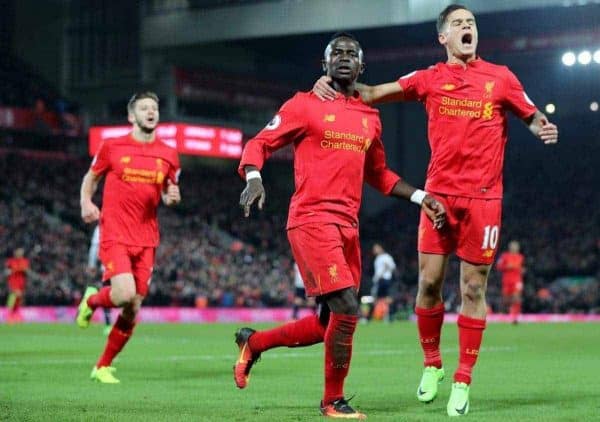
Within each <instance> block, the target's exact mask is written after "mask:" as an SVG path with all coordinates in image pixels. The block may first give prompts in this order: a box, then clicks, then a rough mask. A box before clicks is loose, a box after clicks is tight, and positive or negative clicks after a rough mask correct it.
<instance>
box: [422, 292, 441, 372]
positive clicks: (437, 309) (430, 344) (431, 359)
mask: <svg viewBox="0 0 600 422" xmlns="http://www.w3.org/2000/svg"><path fill="white" fill-rule="evenodd" d="M415 314H416V315H417V327H418V330H419V340H420V342H421V347H422V348H423V355H424V357H425V359H424V362H423V363H424V366H435V367H436V368H441V367H442V357H441V355H440V337H441V332H442V324H443V322H444V304H443V303H440V304H439V305H436V306H434V307H433V308H431V309H425V308H419V307H415Z"/></svg>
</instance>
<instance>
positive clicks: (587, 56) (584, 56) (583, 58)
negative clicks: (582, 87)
mask: <svg viewBox="0 0 600 422" xmlns="http://www.w3.org/2000/svg"><path fill="white" fill-rule="evenodd" d="M577 61H578V62H579V64H582V65H588V64H590V62H591V61H592V53H590V52H589V51H588V50H583V51H582V52H581V53H579V54H578V55H577Z"/></svg>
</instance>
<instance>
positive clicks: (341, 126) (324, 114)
mask: <svg viewBox="0 0 600 422" xmlns="http://www.w3.org/2000/svg"><path fill="white" fill-rule="evenodd" d="M290 143H293V144H294V179H295V186H296V190H295V192H294V195H293V196H292V199H291V202H290V210H289V215H288V224H287V227H288V228H293V227H296V226H299V225H302V224H306V223H312V222H319V223H335V224H339V225H342V226H354V227H356V225H357V224H358V210H359V208H360V202H361V198H362V190H363V181H366V182H367V183H369V184H370V185H371V186H373V187H374V188H375V189H377V190H379V191H380V192H382V193H384V194H389V193H390V192H391V190H392V189H393V187H394V185H395V184H396V182H398V181H399V180H400V176H398V175H397V174H396V173H394V172H393V171H391V170H390V169H389V168H388V167H387V165H386V162H385V151H384V149H383V143H382V142H381V121H380V120H379V111H378V110H376V109H374V108H372V107H370V106H368V105H366V104H365V103H363V102H362V100H361V99H360V97H358V96H357V97H350V98H346V97H344V96H342V95H338V97H337V98H336V99H335V100H334V101H321V100H319V99H318V98H317V97H316V96H315V95H314V94H313V93H305V92H299V93H297V94H296V95H295V96H294V97H292V98H291V99H290V100H288V101H287V102H286V103H285V104H284V105H283V106H282V107H281V109H280V110H279V112H278V113H277V114H276V115H275V117H274V118H273V120H272V121H271V122H270V123H269V124H268V125H267V126H266V127H265V128H264V129H263V130H262V131H260V132H259V133H258V134H257V135H256V136H255V137H254V138H253V139H251V140H250V141H248V143H247V144H246V145H245V147H244V152H243V153H242V159H241V162H240V166H239V169H238V171H239V173H240V175H241V176H242V177H244V166H246V165H255V166H256V167H258V168H262V166H263V164H264V162H265V160H266V159H267V158H269V156H270V155H271V154H272V153H273V152H274V151H275V150H277V149H279V148H281V147H283V146H285V145H287V144H290Z"/></svg>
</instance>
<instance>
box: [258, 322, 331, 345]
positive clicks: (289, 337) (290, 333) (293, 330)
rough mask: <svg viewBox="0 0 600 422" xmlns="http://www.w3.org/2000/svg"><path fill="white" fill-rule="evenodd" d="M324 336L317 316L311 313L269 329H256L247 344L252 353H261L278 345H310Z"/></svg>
mask: <svg viewBox="0 0 600 422" xmlns="http://www.w3.org/2000/svg"><path fill="white" fill-rule="evenodd" d="M324 336H325V327H323V326H322V325H321V322H320V321H319V317H318V316H316V315H311V316H307V317H304V318H302V319H299V320H298V321H294V322H289V323H287V324H284V325H280V326H279V327H275V328H273V329H271V330H265V331H257V332H256V333H254V334H252V336H250V339H249V340H248V344H249V346H250V350H252V352H253V353H262V352H264V351H265V350H269V349H272V348H274V347H280V346H287V347H301V346H310V345H313V344H316V343H320V342H322V341H323V337H324Z"/></svg>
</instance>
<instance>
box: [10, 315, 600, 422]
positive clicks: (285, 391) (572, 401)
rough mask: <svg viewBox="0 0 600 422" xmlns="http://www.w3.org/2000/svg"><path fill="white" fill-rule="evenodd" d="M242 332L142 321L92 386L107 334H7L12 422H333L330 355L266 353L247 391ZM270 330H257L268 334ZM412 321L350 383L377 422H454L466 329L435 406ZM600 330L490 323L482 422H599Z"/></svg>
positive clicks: (479, 406) (364, 331)
mask: <svg viewBox="0 0 600 422" xmlns="http://www.w3.org/2000/svg"><path fill="white" fill-rule="evenodd" d="M240 326H242V325H241V324H236V325H231V324H214V325H166V324H164V325H153V324H143V323H142V324H140V325H139V326H138V327H137V328H136V331H135V333H134V336H133V337H132V339H131V341H130V342H129V344H128V345H127V347H126V348H125V350H124V351H123V353H121V355H120V356H119V357H118V359H117V360H116V362H115V364H114V365H115V366H116V367H117V369H118V372H117V374H116V375H117V377H118V378H119V379H120V380H121V384H118V385H102V384H98V383H94V382H92V381H90V379H89V374H90V371H91V369H92V366H93V365H94V363H95V361H96V359H97V357H98V355H99V353H100V352H101V349H102V348H103V346H104V342H105V337H104V336H103V335H102V328H101V327H100V326H91V327H90V328H89V329H88V330H80V329H78V328H77V327H75V325H74V324H73V325H47V324H44V325H42V324H25V325H2V326H0V420H2V421H5V420H7V421H24V420H32V421H34V420H35V421H38V420H43V421H46V420H48V421H71V420H81V421H83V420H85V421H94V420H98V421H100V420H101V421H112V420H115V421H116V420H126V421H162V420H172V421H198V420H206V421H219V420H223V421H255V420H258V421H260V420H264V421H271V422H275V421H300V420H323V418H322V417H320V416H319V411H318V405H319V400H320V398H321V393H322V385H323V375H322V374H323V371H322V366H323V357H322V356H323V348H322V345H315V346H312V347H308V348H299V349H287V348H279V349H275V350H271V351H269V352H266V353H264V354H263V356H262V360H261V361H259V362H258V364H256V365H255V367H254V368H253V371H252V377H251V380H250V385H249V386H248V388H247V389H245V390H238V389H237V388H236V387H235V385H234V382H233V376H232V370H231V368H232V365H233V362H234V360H235V359H236V357H237V353H236V350H237V348H236V346H235V344H234V341H233V340H234V339H233V333H234V331H235V328H236V327H240ZM267 326H268V325H264V324H263V325H257V326H255V328H256V327H260V328H264V327H267ZM416 337H417V335H416V328H415V326H414V324H413V323H410V322H401V323H394V324H383V323H373V324H371V325H359V326H358V328H357V332H356V337H355V338H356V340H355V345H354V355H353V356H354V357H353V360H352V368H351V371H350V376H349V378H348V380H347V382H346V393H347V395H348V396H352V395H353V394H356V397H355V398H354V399H353V400H352V402H351V403H352V405H353V406H355V407H356V408H358V409H359V410H361V411H363V412H365V413H366V414H367V415H368V418H369V420H375V421H380V420H382V421H383V420H385V421H427V422H431V421H437V420H448V417H447V416H446V400H447V398H448V395H449V392H450V384H451V378H452V373H453V371H454V369H455V367H456V364H457V355H458V350H457V346H456V344H457V343H456V325H455V324H446V325H445V326H444V332H443V335H442V352H443V358H444V362H445V368H446V374H447V376H446V379H445V380H444V381H443V383H442V384H441V386H440V395H439V396H438V398H437V399H436V401H435V402H433V403H432V404H429V405H424V404H421V403H419V402H418V401H417V399H416V395H415V391H416V388H417V384H418V381H419V379H420V374H421V359H422V358H421V352H420V348H419V345H418V342H417V339H416ZM599 346H600V327H599V326H598V325H597V324H593V323H588V324H586V323H582V324H575V323H571V324H522V325H519V326H512V325H505V324H489V325H488V328H487V330H486V332H485V335H484V344H483V348H482V351H481V354H480V357H479V362H478V364H477V367H476V368H475V372H474V382H473V385H472V388H471V409H470V413H469V415H468V416H466V418H468V419H470V420H474V421H551V420H553V421H592V420H600V400H599V397H600V360H599V358H598V353H599V349H600V347H599Z"/></svg>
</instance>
